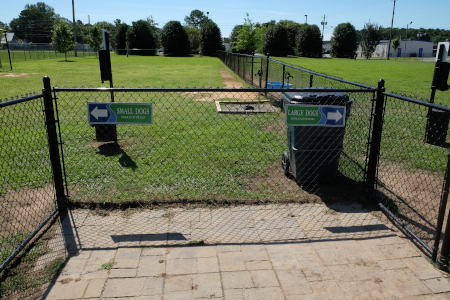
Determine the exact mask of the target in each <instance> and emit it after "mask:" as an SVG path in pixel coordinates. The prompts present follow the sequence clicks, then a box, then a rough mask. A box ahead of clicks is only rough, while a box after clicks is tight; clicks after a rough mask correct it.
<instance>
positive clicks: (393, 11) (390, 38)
mask: <svg viewBox="0 0 450 300" xmlns="http://www.w3.org/2000/svg"><path fill="white" fill-rule="evenodd" d="M395 1H397V0H394V9H393V10H392V22H391V31H390V33H389V46H388V57H387V59H388V60H389V53H391V40H392V27H393V26H394V13H395Z"/></svg>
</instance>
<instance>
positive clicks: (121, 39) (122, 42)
mask: <svg viewBox="0 0 450 300" xmlns="http://www.w3.org/2000/svg"><path fill="white" fill-rule="evenodd" d="M129 27H130V26H128V25H127V24H125V23H121V24H120V25H119V26H117V27H116V36H115V39H114V40H115V45H114V49H115V51H116V54H119V55H125V54H127V50H126V49H127V30H128V28H129Z"/></svg>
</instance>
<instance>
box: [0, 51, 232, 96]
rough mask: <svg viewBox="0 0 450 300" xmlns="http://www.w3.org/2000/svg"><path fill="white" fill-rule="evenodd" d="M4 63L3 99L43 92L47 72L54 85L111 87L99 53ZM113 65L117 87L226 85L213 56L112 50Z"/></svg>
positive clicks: (1, 70) (219, 66) (218, 61)
mask: <svg viewBox="0 0 450 300" xmlns="http://www.w3.org/2000/svg"><path fill="white" fill-rule="evenodd" d="M2 63H3V68H2V69H0V80H1V85H2V90H1V91H0V99H2V100H3V101H4V100H5V98H8V99H10V98H11V97H14V98H15V97H16V96H17V95H19V96H20V95H23V94H24V93H29V92H36V93H41V91H42V88H43V83H42V78H43V77H44V76H48V77H50V80H51V84H52V86H59V87H109V82H105V83H102V82H101V79H100V67H99V62H98V58H96V57H78V58H76V57H71V58H69V62H66V61H65V60H64V59H59V58H57V59H46V60H33V61H21V62H15V63H13V71H11V72H10V71H8V70H9V66H8V67H7V68H6V67H5V64H4V61H3V60H2ZM111 65H112V74H113V82H114V86H115V87H133V88H136V87H166V88H177V87H182V88H184V87H190V88H193V87H224V84H223V82H222V78H221V76H220V73H219V70H220V68H224V65H223V64H222V62H220V60H218V59H217V58H213V57H206V56H204V57H200V56H192V57H179V58H178V57H177V58H175V57H171V58H169V57H164V56H129V57H126V56H122V55H115V54H111ZM11 75H14V76H16V77H12V76H11Z"/></svg>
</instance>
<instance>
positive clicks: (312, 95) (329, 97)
mask: <svg viewBox="0 0 450 300" xmlns="http://www.w3.org/2000/svg"><path fill="white" fill-rule="evenodd" d="M282 98H283V100H285V101H287V102H290V103H303V104H316V105H321V104H324V105H347V104H348V102H351V100H350V99H349V97H348V95H347V94H346V93H343V92H333V91H326V90H324V91H323V92H308V91H305V92H284V93H283V94H282Z"/></svg>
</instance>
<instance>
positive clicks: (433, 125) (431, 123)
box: [426, 108, 450, 146]
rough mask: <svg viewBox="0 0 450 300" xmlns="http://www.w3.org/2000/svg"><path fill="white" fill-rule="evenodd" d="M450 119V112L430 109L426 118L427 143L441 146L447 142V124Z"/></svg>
mask: <svg viewBox="0 0 450 300" xmlns="http://www.w3.org/2000/svg"><path fill="white" fill-rule="evenodd" d="M449 119H450V112H448V111H443V110H439V109H436V108H433V109H431V113H430V115H429V118H428V127H427V135H426V136H427V143H429V144H431V145H436V146H443V145H444V144H445V141H446V140H447V131H448V123H449Z"/></svg>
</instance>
